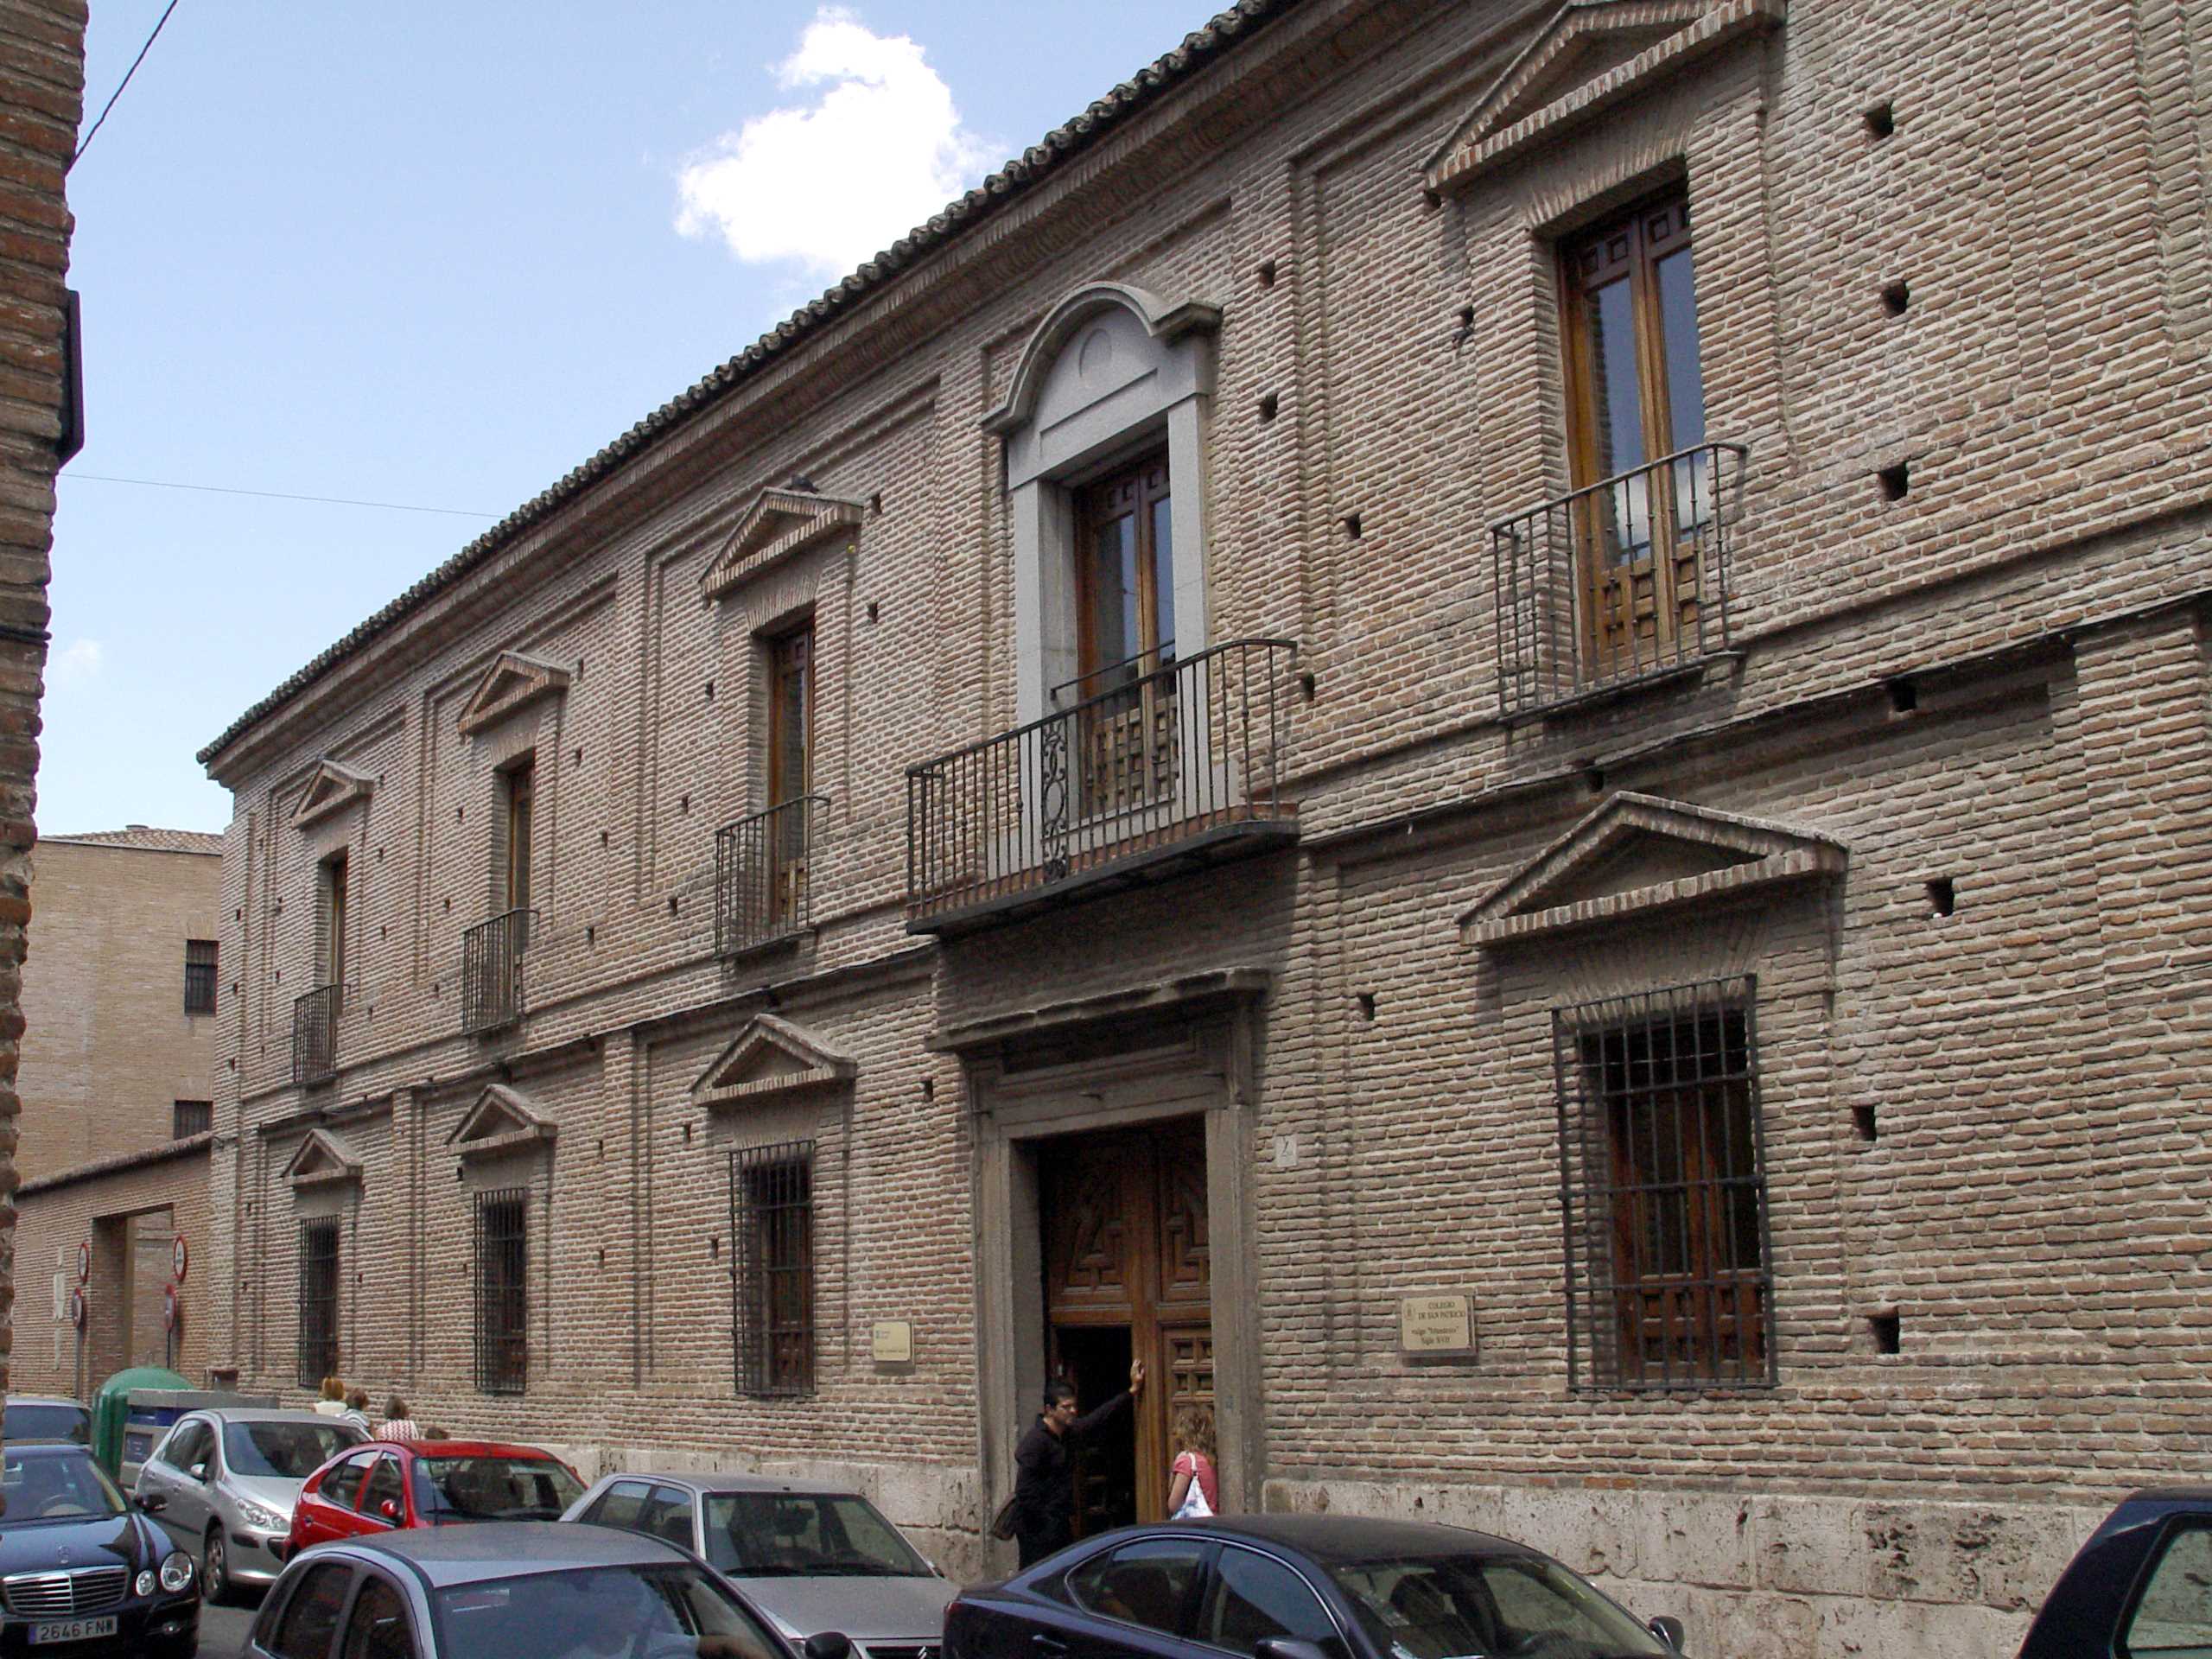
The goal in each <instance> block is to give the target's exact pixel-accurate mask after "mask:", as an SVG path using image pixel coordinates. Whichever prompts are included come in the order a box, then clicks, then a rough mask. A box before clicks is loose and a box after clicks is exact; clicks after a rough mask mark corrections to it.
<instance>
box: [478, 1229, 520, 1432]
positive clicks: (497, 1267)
mask: <svg viewBox="0 0 2212 1659" xmlns="http://www.w3.org/2000/svg"><path fill="white" fill-rule="evenodd" d="M529 1380H530V1192H529V1191H528V1189H526V1188H524V1187H519V1186H512V1187H507V1188H505V1189H503V1190H502V1191H500V1192H479V1193H478V1194H477V1195H476V1386H477V1387H478V1388H479V1389H482V1390H483V1391H484V1392H485V1393H486V1394H520V1393H521V1392H522V1391H523V1389H524V1385H525V1384H526V1383H528V1382H529Z"/></svg>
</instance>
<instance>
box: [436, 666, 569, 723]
mask: <svg viewBox="0 0 2212 1659" xmlns="http://www.w3.org/2000/svg"><path fill="white" fill-rule="evenodd" d="M574 678H575V669H573V668H572V667H570V666H569V664H566V663H556V662H555V661H553V660H552V659H551V658H545V657H535V656H532V655H531V653H530V652H526V651H503V652H500V653H499V656H498V657H496V658H493V663H492V666H491V667H489V668H487V669H486V670H485V671H484V677H483V678H482V679H480V680H479V681H477V683H476V690H474V691H473V692H471V693H470V694H469V697H468V701H467V702H466V703H464V704H463V705H462V706H461V730H462V731H463V732H465V733H474V732H480V731H483V730H484V729H485V728H487V727H491V726H496V725H498V724H499V722H500V721H503V720H505V718H506V717H507V716H508V715H512V714H513V713H514V712H515V711H516V710H517V709H522V708H525V707H527V706H528V705H529V704H531V703H533V702H537V700H538V699H539V698H540V697H550V696H553V695H554V694H555V693H556V692H561V691H565V690H568V689H569V681H570V680H572V679H574Z"/></svg>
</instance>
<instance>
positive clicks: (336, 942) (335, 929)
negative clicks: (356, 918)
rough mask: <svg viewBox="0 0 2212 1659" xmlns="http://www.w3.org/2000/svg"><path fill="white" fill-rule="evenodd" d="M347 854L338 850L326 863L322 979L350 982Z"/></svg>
mask: <svg viewBox="0 0 2212 1659" xmlns="http://www.w3.org/2000/svg"><path fill="white" fill-rule="evenodd" d="M346 877H347V871H346V855H345V854H343V853H334V854H332V855H331V856H330V857H328V858H327V859H325V860H324V861H323V865H322V924H323V927H322V931H323V955H322V969H323V973H322V982H323V983H324V984H326V985H343V984H345V982H346V906H347V903H348V901H349V899H350V898H351V894H350V893H349V892H348V884H347V880H346Z"/></svg>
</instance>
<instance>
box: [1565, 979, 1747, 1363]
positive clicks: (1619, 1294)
mask: <svg viewBox="0 0 2212 1659" xmlns="http://www.w3.org/2000/svg"><path fill="white" fill-rule="evenodd" d="M1755 984H1756V982H1755V981H1753V980H1752V979H1751V978H1750V977H1748V976H1746V977H1743V978H1738V979H1726V980H1714V981H1710V982H1705V983H1701V984H1695V985H1687V986H1680V987H1676V988H1672V989H1669V990H1663V991H1655V992H1649V993H1647V994H1644V995H1638V996H1628V997H1616V998H1610V999H1608V1000H1606V1001H1599V1002H1591V1003H1586V1004H1584V1005H1583V1006H1581V1007H1571V1008H1561V1009H1558V1010H1556V1011H1555V1012H1554V1014H1553V1016H1552V1033H1553V1057H1554V1066H1555V1069H1556V1073H1557V1082H1558V1090H1559V1125H1560V1199H1561V1203H1562V1205H1563V1208H1564V1211H1565V1216H1566V1225H1567V1344H1568V1357H1567V1376H1568V1382H1569V1384H1570V1386H1572V1387H1574V1388H1622V1389H1702V1388H1713V1387H1758V1386H1767V1385H1770V1384H1772V1383H1773V1382H1774V1380H1775V1376H1774V1306H1773V1281H1772V1278H1771V1275H1770V1267H1769V1262H1770V1252H1769V1249H1768V1239H1767V1215H1766V1157H1765V1142H1764V1129H1763V1127H1762V1124H1761V1121H1760V1115H1759V1099H1758V1065H1757V1048H1758V1045H1757V1042H1756V1039H1755V1035H1754V1032H1753V1027H1752V1019H1751V1011H1752V1006H1753V991H1754V988H1755Z"/></svg>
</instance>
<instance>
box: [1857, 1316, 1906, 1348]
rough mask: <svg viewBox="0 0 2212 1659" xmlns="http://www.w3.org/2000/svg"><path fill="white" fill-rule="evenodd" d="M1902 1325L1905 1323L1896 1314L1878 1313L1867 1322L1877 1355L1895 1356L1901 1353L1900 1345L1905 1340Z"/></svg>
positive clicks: (1868, 1332)
mask: <svg viewBox="0 0 2212 1659" xmlns="http://www.w3.org/2000/svg"><path fill="white" fill-rule="evenodd" d="M1902 1324H1903V1322H1902V1321H1901V1320H1900V1319H1899V1318H1898V1317H1897V1315H1896V1314H1894V1313H1877V1314H1875V1315H1873V1316H1872V1318H1870V1319H1868V1320H1867V1321H1866V1333H1867V1334H1868V1335H1869V1336H1871V1337H1872V1338H1874V1351H1875V1352H1876V1353H1878V1354H1894V1353H1897V1352H1899V1351H1900V1350H1899V1347H1898V1344H1900V1343H1901V1342H1902V1341H1903V1340H1904V1332H1903V1330H1902V1328H1901V1327H1902Z"/></svg>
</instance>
